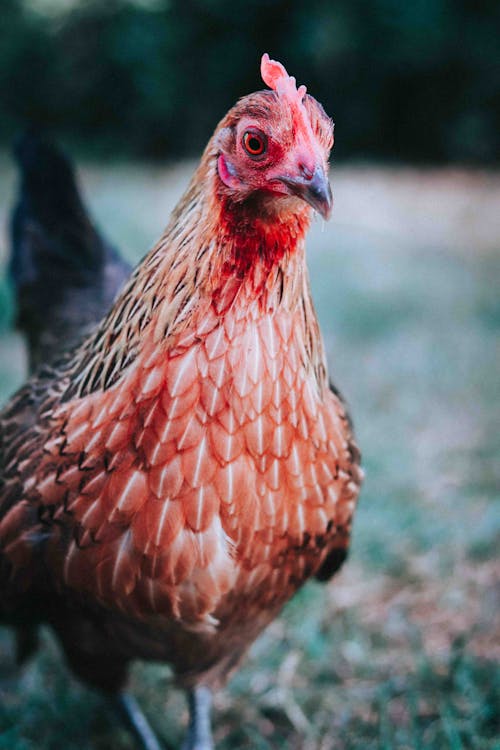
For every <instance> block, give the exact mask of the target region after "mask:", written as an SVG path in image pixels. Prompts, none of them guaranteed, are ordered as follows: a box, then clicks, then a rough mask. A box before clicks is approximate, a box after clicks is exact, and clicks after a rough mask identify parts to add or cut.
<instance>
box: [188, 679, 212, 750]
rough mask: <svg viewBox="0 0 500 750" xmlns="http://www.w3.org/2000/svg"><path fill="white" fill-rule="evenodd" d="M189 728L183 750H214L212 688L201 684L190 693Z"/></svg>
mask: <svg viewBox="0 0 500 750" xmlns="http://www.w3.org/2000/svg"><path fill="white" fill-rule="evenodd" d="M188 702H189V728H188V733H187V736H186V739H185V740H184V742H183V744H182V750H214V743H213V739H212V727H211V722H210V709H211V706H212V693H211V691H210V688H208V687H206V686H205V685H200V686H198V687H195V688H193V689H192V690H190V691H189V693H188Z"/></svg>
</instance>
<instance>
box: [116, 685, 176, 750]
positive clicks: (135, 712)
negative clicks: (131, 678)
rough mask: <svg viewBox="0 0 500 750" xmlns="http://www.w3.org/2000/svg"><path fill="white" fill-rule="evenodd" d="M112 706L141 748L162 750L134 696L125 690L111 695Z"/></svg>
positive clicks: (143, 749) (142, 749) (144, 749)
mask: <svg viewBox="0 0 500 750" xmlns="http://www.w3.org/2000/svg"><path fill="white" fill-rule="evenodd" d="M112 703H113V708H114V709H115V710H116V711H117V712H118V714H119V716H120V718H121V719H122V720H123V721H124V723H125V725H126V726H127V729H129V731H130V732H131V733H132V734H133V735H134V737H135V738H136V739H137V741H138V743H139V746H140V747H141V750H164V748H163V747H162V745H160V742H159V740H158V738H157V737H156V735H155V733H154V731H153V729H152V727H151V725H150V723H149V722H148V720H147V718H146V717H145V715H144V713H143V711H142V709H141V708H140V706H139V704H138V703H137V701H136V700H135V698H134V697H133V696H132V695H130V693H127V692H124V691H122V692H120V693H117V694H116V695H115V696H113V699H112Z"/></svg>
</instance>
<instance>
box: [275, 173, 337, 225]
mask: <svg viewBox="0 0 500 750" xmlns="http://www.w3.org/2000/svg"><path fill="white" fill-rule="evenodd" d="M309 174H310V173H309ZM279 180H280V181H281V182H283V183H284V184H285V185H286V186H287V187H288V188H289V189H290V191H291V193H292V195H296V196H297V197H298V198H302V200H304V201H306V203H309V205H310V206H312V207H313V208H314V209H315V210H316V211H318V213H320V214H321V216H322V217H323V218H324V219H328V218H329V217H330V214H331V212H332V206H333V196H332V189H331V187H330V183H329V181H328V177H327V175H326V173H325V170H324V169H323V168H322V167H316V169H315V171H314V172H313V174H312V176H308V175H302V176H300V177H288V176H285V177H280V178H279Z"/></svg>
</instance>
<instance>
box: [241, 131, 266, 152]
mask: <svg viewBox="0 0 500 750" xmlns="http://www.w3.org/2000/svg"><path fill="white" fill-rule="evenodd" d="M243 147H244V149H245V151H246V152H247V154H249V155H250V156H262V154H264V153H265V152H266V148H267V140H266V136H265V135H264V133H256V132H255V131H254V130H247V131H246V132H245V133H244V134H243Z"/></svg>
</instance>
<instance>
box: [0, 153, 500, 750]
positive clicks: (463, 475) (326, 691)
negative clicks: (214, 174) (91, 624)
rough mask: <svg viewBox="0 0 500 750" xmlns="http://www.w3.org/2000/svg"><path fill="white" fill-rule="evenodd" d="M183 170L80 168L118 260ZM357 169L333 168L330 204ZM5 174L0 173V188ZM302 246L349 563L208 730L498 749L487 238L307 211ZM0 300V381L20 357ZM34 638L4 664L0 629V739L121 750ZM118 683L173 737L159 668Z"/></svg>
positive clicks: (173, 710) (6, 385)
mask: <svg viewBox="0 0 500 750" xmlns="http://www.w3.org/2000/svg"><path fill="white" fill-rule="evenodd" d="M2 164H3V162H2ZM186 176H187V173H185V172H184V171H183V170H178V171H177V172H176V173H175V180H173V179H171V177H170V176H169V174H168V173H166V172H163V171H161V170H151V169H149V170H147V169H142V168H140V167H133V168H132V167H131V168H127V167H123V166H119V167H114V168H111V167H110V168H109V169H107V168H106V169H105V170H102V171H101V170H99V169H97V168H94V169H89V170H87V171H86V172H85V177H86V185H87V192H88V196H89V200H90V203H91V204H92V208H93V210H94V212H95V213H96V215H97V216H98V218H99V222H100V224H101V225H102V226H105V227H107V228H108V231H109V233H110V235H111V237H112V238H113V239H114V240H115V241H116V242H117V244H118V245H119V246H120V247H124V248H125V251H126V254H127V255H128V257H130V258H137V257H138V256H139V255H140V254H142V253H143V252H144V251H145V250H146V249H147V248H148V246H149V245H150V244H151V243H152V242H153V240H154V238H155V237H156V236H157V235H158V234H159V232H160V230H161V227H162V226H163V224H164V223H165V221H166V218H167V215H168V210H169V208H170V207H171V205H172V203H173V201H174V199H175V195H176V192H178V190H179V187H176V186H177V185H178V183H179V182H182V181H184V182H185V180H186ZM358 177H359V180H360V185H361V181H362V180H363V175H362V174H359V176H358ZM416 178H417V176H415V179H416ZM353 179H357V176H356V172H354V173H353V174H350V173H349V172H346V173H344V174H343V175H342V173H341V174H340V176H339V178H338V181H337V184H336V187H337V196H339V202H340V203H341V200H342V188H343V185H344V186H345V185H346V184H347V182H348V181H349V180H350V181H351V182H352V180H353ZM371 179H372V180H373V185H374V187H373V192H374V195H375V196H376V195H377V185H378V184H379V183H380V184H381V185H383V186H384V191H385V192H384V193H383V195H384V201H385V203H383V204H381V202H380V200H379V203H378V204H377V208H378V210H385V211H387V212H389V213H390V211H391V206H392V205H393V203H394V204H395V203H396V202H397V200H398V189H399V188H398V183H397V180H396V181H395V183H394V185H393V186H392V188H391V185H392V183H391V179H392V178H390V176H389V178H387V176H384V174H383V173H382V172H380V173H379V172H376V171H374V172H373V174H372V177H371ZM419 179H420V180H421V179H422V177H421V175H420V176H419ZM428 179H429V186H430V188H432V175H431V176H428ZM377 180H378V181H379V182H377ZM334 184H335V179H334ZM452 188H453V185H452ZM452 188H450V186H449V184H448V188H445V187H443V190H446V189H448V190H449V189H452ZM11 190H12V173H11V172H9V171H8V170H7V171H6V170H4V177H3V178H2V179H0V195H1V196H3V197H5V199H7V198H8V199H9V200H10V198H9V195H10V191H11ZM391 190H392V192H391ZM474 195H475V194H474V192H472V195H471V199H470V200H471V207H472V208H471V213H473V209H474V208H475V206H476V204H475V203H474V200H479V199H477V198H476V199H475V197H474ZM448 197H449V196H448V195H447V194H446V193H445V192H443V195H442V200H443V206H444V207H445V206H446V205H447V200H448ZM338 211H339V212H340V211H341V208H339V209H338ZM388 224H389V225H390V221H389V222H388ZM464 231H465V230H464ZM309 261H310V268H311V274H312V285H313V291H314V296H315V300H316V302H317V307H318V312H319V314H320V318H321V323H322V330H323V332H324V336H325V341H326V345H327V349H328V354H329V360H330V370H331V373H332V375H333V377H334V380H335V381H336V382H337V383H338V385H339V386H340V388H341V390H342V391H343V392H344V393H345V396H346V397H347V399H348V401H349V403H350V404H351V410H352V413H353V417H354V421H355V425H356V432H357V436H358V440H359V443H360V445H361V448H362V451H363V456H364V466H365V469H366V472H367V477H366V482H365V486H364V489H363V493H362V498H361V502H360V506H359V511H358V513H357V517H356V523H355V533H354V542H353V548H352V553H351V558H350V561H349V563H348V564H347V565H346V566H345V568H344V570H343V572H342V573H341V575H340V576H339V577H338V578H337V579H336V581H335V582H333V583H332V584H331V585H329V586H326V587H325V586H320V585H319V584H309V585H307V586H306V587H305V588H304V589H303V590H302V591H301V592H300V593H299V594H298V596H297V597H296V598H295V599H294V600H293V601H292V602H291V603H290V604H289V605H288V606H287V608H286V610H285V612H284V613H283V615H282V617H280V618H279V619H278V620H277V621H276V622H274V623H273V624H272V625H271V627H270V628H269V629H268V630H267V631H266V632H265V633H264V634H263V635H262V637H261V638H260V639H259V640H258V641H257V642H256V644H255V645H254V646H253V648H252V650H251V653H250V655H249V658H248V659H247V661H246V662H245V664H244V666H243V667H242V669H241V670H240V671H239V672H238V673H237V675H236V676H235V677H234V679H233V680H232V681H231V683H230V685H229V686H228V688H227V690H225V691H224V692H222V693H220V694H219V695H217V696H216V699H215V703H216V712H215V736H216V740H217V746H218V748H221V750H230V749H234V748H248V749H249V750H250V749H252V750H254V749H255V750H271V748H291V749H292V750H299V749H300V750H372V749H373V750H396V749H397V750H406V749H408V750H410V749H411V750H442V749H443V750H444V749H449V750H462V749H464V750H465V749H469V748H476V749H477V750H499V748H500V739H499V732H498V730H499V727H498V715H499V709H500V700H499V691H500V673H499V669H498V656H499V646H498V639H495V628H494V626H495V617H498V602H497V599H496V597H497V596H498V580H499V569H498V563H496V562H495V551H496V549H498V540H499V532H500V517H499V512H498V494H499V490H498V488H499V487H500V462H499V460H498V456H499V453H500V431H499V429H498V424H499V423H500V399H499V398H498V396H499V388H498V372H499V365H500V356H499V354H500V352H499V345H498V332H499V328H500V307H499V295H498V288H499V282H500V252H494V251H493V250H492V249H491V242H490V243H489V244H488V243H487V247H486V246H483V245H481V244H479V245H478V246H474V247H472V246H471V248H470V253H469V252H465V251H463V249H462V250H461V251H458V250H455V249H454V247H453V243H447V242H444V241H441V239H440V240H439V241H438V239H436V236H434V235H433V234H432V232H431V233H430V234H429V235H424V234H423V233H420V234H419V233H416V234H415V233H411V232H408V234H407V235H404V233H403V234H401V233H399V234H398V233H397V232H396V231H395V232H394V233H391V232H390V231H385V232H381V231H375V230H371V229H370V228H369V223H367V222H364V216H362V215H360V222H359V226H354V225H353V224H343V223H342V213H339V215H338V217H337V220H336V222H334V223H333V224H331V225H329V226H328V227H327V228H325V229H324V230H323V228H322V226H321V224H320V223H318V224H316V225H315V226H314V228H313V230H312V235H311V242H310V251H309ZM4 289H5V287H4V286H2V287H1V290H2V291H0V300H2V301H3V300H6V299H7V295H8V293H7V291H5V292H4V291H3V290H4ZM2 309H3V310H4V311H5V312H4V320H3V322H2V321H0V324H1V325H2V326H3V327H1V328H0V330H1V337H0V354H1V355H2V356H1V362H0V377H1V393H2V395H3V396H4V397H5V396H6V395H7V394H8V393H9V392H11V391H12V390H13V389H14V387H15V386H16V385H17V384H18V383H20V382H21V381H22V378H23V367H24V360H23V352H22V346H21V344H20V342H19V339H18V338H16V336H15V335H14V334H12V333H11V332H9V331H8V325H7V322H6V321H7V317H8V312H7V310H8V304H4V305H3V308H2ZM42 646H43V647H42V649H41V651H40V653H39V655H38V656H37V657H36V659H34V661H33V662H32V663H31V664H30V665H28V666H27V667H26V668H25V669H24V670H23V672H22V673H21V674H19V675H16V674H15V673H14V672H13V669H12V655H11V650H12V642H11V640H10V635H9V633H8V632H7V631H6V630H4V631H2V632H1V634H0V665H1V666H0V670H1V671H0V750H4V748H5V750H7V749H8V750H34V749H35V748H36V749H37V750H39V749H40V750H52V749H54V750H56V749H58V748H62V747H64V748H65V750H72V749H73V748H75V750H76V748H79V749H80V750H91V749H92V750H96V749H97V750H104V748H110V747H113V748H114V749H116V750H126V748H132V746H133V745H132V742H131V739H130V738H129V737H128V735H127V734H126V733H125V732H124V731H123V730H122V729H121V728H120V727H119V726H117V723H116V721H115V720H114V718H113V717H112V716H110V715H109V713H108V712H107V710H106V708H105V706H104V704H103V702H102V700H101V698H100V697H99V696H97V695H95V694H93V693H91V692H90V691H88V690H87V689H85V688H84V687H82V686H81V685H79V684H78V683H77V682H76V681H75V680H74V679H73V678H72V677H71V676H70V675H69V674H68V672H67V670H66V668H65V666H64V664H63V661H62V659H61V656H60V653H59V650H58V647H57V645H56V644H55V643H54V641H53V639H52V638H51V636H50V634H49V633H48V632H44V634H43V644H42ZM131 684H132V690H133V691H134V693H135V694H136V696H137V697H138V699H139V701H140V702H141V704H142V705H143V706H144V708H145V710H146V712H147V714H148V716H149V718H150V720H151V722H152V724H153V725H154V727H155V728H156V730H157V731H158V733H159V735H160V736H161V737H162V738H163V739H164V740H165V741H168V742H169V743H171V744H173V745H174V746H176V745H178V744H179V742H180V739H181V736H182V731H183V726H184V724H185V721H186V708H185V704H184V699H183V697H182V695H181V694H180V693H179V692H178V691H176V690H174V689H172V688H171V676H170V672H169V670H168V668H167V667H158V666H151V665H145V664H137V665H136V666H135V668H134V670H133V674H132V680H131Z"/></svg>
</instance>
